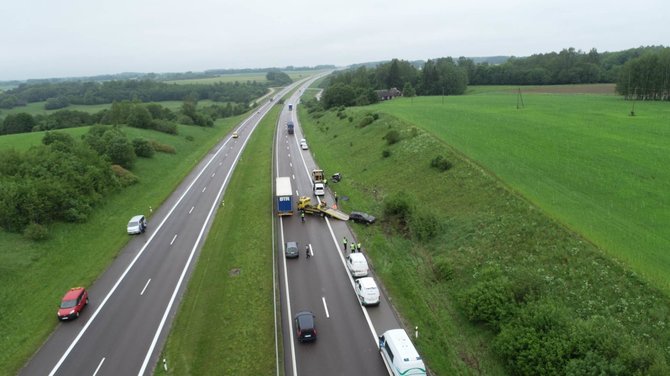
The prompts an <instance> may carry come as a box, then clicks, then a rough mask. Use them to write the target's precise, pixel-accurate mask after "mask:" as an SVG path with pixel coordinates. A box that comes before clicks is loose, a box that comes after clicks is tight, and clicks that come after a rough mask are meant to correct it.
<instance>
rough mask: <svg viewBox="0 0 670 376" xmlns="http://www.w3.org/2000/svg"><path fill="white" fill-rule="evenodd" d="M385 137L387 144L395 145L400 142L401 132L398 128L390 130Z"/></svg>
mask: <svg viewBox="0 0 670 376" xmlns="http://www.w3.org/2000/svg"><path fill="white" fill-rule="evenodd" d="M384 138H385V139H386V143H387V144H389V145H393V144H396V143H398V142H400V133H399V132H398V131H396V130H390V131H388V133H386V135H385V136H384Z"/></svg>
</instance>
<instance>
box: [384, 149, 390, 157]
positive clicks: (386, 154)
mask: <svg viewBox="0 0 670 376" xmlns="http://www.w3.org/2000/svg"><path fill="white" fill-rule="evenodd" d="M390 156H391V151H390V150H388V149H387V150H384V151H382V158H388V157H390Z"/></svg>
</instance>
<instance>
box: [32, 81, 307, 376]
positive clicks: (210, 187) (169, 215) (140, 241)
mask: <svg viewBox="0 0 670 376" xmlns="http://www.w3.org/2000/svg"><path fill="white" fill-rule="evenodd" d="M298 84H299V83H296V84H293V85H291V86H289V87H288V88H286V89H284V90H282V91H281V92H279V93H277V94H275V95H274V96H275V98H280V97H281V96H283V95H284V94H285V93H286V92H288V91H289V90H291V89H292V88H293V87H295V86H296V85H298ZM274 103H275V102H265V104H263V105H262V106H260V107H259V108H258V112H254V113H253V114H252V115H251V116H249V117H248V118H247V119H246V120H244V121H243V122H242V123H241V124H239V125H238V126H237V127H236V129H235V130H236V131H237V132H238V134H239V138H232V137H230V136H227V137H225V138H224V139H223V140H221V142H220V143H219V144H218V145H217V146H216V147H214V148H213V149H212V150H211V151H210V152H209V153H208V155H207V156H206V157H205V158H204V159H203V160H202V161H201V162H200V163H199V164H198V166H197V167H196V168H195V169H194V170H193V171H192V172H191V173H190V174H189V176H187V177H186V178H185V179H184V181H183V182H182V183H181V184H180V185H179V187H178V188H176V190H175V191H174V193H173V194H172V195H171V196H170V197H169V198H168V199H167V200H166V201H165V203H164V204H163V205H161V207H160V208H159V209H158V210H157V211H156V212H155V213H154V215H153V216H152V217H151V219H150V223H149V227H148V229H147V231H146V232H145V233H144V234H141V235H136V236H134V237H133V239H132V240H131V241H130V242H129V243H128V244H127V246H126V247H125V248H124V249H123V250H122V251H121V252H120V253H119V256H118V257H117V259H116V260H115V261H114V263H113V264H112V265H111V266H110V268H109V269H108V270H107V271H106V272H105V273H104V274H103V275H102V276H100V278H99V279H98V280H97V281H96V282H95V284H94V285H92V286H90V287H89V294H90V304H89V305H88V307H87V308H86V309H85V310H84V311H83V313H82V315H81V316H80V317H79V318H78V319H77V320H75V321H73V322H64V323H62V324H60V325H59V326H58V327H57V329H56V330H55V331H54V332H53V333H52V334H51V336H50V337H49V338H48V340H47V341H46V342H45V343H44V344H43V346H42V347H41V348H40V349H39V350H38V351H37V353H36V354H35V355H34V356H33V358H32V359H31V360H30V361H29V362H28V363H27V364H26V365H25V366H24V368H23V369H22V370H21V371H20V374H21V375H31V376H32V375H114V376H117V375H146V374H150V373H152V372H153V368H154V367H155V365H156V364H157V362H158V355H159V353H160V350H161V349H162V347H163V344H164V341H165V339H166V335H167V333H168V331H169V328H170V324H171V322H172V319H173V317H174V315H175V312H176V310H177V307H178V306H179V301H180V298H181V295H182V294H183V292H184V289H185V287H186V285H187V282H188V278H189V276H190V273H191V270H192V267H193V265H194V262H193V261H194V260H195V259H196V258H197V257H198V253H199V251H200V249H201V247H202V245H203V243H204V239H205V237H206V235H207V232H208V230H209V227H210V226H211V222H212V220H213V218H214V215H215V214H216V209H217V208H218V207H219V205H220V203H221V197H223V192H224V190H225V188H226V185H227V183H228V182H229V179H230V176H231V175H232V172H233V170H234V168H235V165H236V164H237V161H238V159H239V157H240V155H241V153H242V150H243V148H244V145H245V144H246V142H247V140H248V138H249V137H250V135H251V133H252V132H253V130H254V129H255V127H256V125H257V124H258V123H259V122H260V120H261V119H262V117H263V116H264V115H265V114H266V113H267V112H268V111H269V110H270V109H271V106H272V105H274ZM135 214H140V213H128V219H130V217H132V216H133V215H135ZM144 214H148V213H144ZM125 225H126V223H118V227H119V228H118V229H111V231H125ZM55 319H56V318H55V315H54V320H55Z"/></svg>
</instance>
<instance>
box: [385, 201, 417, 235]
mask: <svg viewBox="0 0 670 376" xmlns="http://www.w3.org/2000/svg"><path fill="white" fill-rule="evenodd" d="M413 207H414V206H413V205H412V199H411V197H410V196H409V195H408V194H407V193H405V192H398V193H396V194H395V195H393V196H389V197H387V198H385V199H384V208H383V213H384V217H385V218H386V219H387V220H388V221H389V222H391V223H393V222H395V223H396V224H397V225H398V227H399V228H400V230H401V231H405V230H406V229H407V225H408V223H409V220H410V218H411V216H412V212H413Z"/></svg>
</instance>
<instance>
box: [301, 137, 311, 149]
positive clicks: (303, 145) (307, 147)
mask: <svg viewBox="0 0 670 376" xmlns="http://www.w3.org/2000/svg"><path fill="white" fill-rule="evenodd" d="M300 149H302V150H307V149H309V146H307V140H305V139H304V138H303V139H301V140H300Z"/></svg>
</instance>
